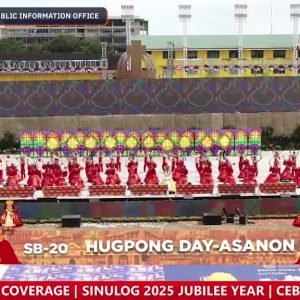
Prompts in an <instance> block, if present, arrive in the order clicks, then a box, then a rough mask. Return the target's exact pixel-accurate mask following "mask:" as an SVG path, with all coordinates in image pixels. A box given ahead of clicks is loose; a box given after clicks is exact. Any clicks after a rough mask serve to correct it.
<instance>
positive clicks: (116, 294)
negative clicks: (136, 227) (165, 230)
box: [0, 281, 300, 300]
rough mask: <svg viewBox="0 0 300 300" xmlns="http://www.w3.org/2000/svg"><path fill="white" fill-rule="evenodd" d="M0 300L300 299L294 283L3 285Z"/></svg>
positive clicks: (69, 283)
mask: <svg viewBox="0 0 300 300" xmlns="http://www.w3.org/2000/svg"><path fill="white" fill-rule="evenodd" d="M0 297H1V299H13V298H16V299H20V298H21V297H22V299H24V300H26V299H30V300H34V299H38V300H41V299H49V300H56V299H70V300H71V299H72V300H73V299H78V300H81V299H89V300H93V299H95V300H96V299H97V300H98V299H101V297H103V299H122V300H123V299H130V300H131V299H173V300H176V299H181V300H182V299H188V300H193V299H197V300H199V299H201V300H216V299H226V300H228V299H235V300H248V299H249V300H250V299H251V300H264V299H272V300H277V299H278V300H279V299H282V300H290V299H299V297H300V283H299V282H296V283H295V282H293V283H287V282H284V283H283V282H265V283H257V282H251V283H249V282H248V283H246V282H205V283H204V282H184V283H183V282H104V281H102V282H57V283H56V282H43V283H32V282H30V283H29V282H8V283H6V282H5V283H4V282H2V283H1V284H0Z"/></svg>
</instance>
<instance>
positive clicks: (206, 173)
mask: <svg viewBox="0 0 300 300" xmlns="http://www.w3.org/2000/svg"><path fill="white" fill-rule="evenodd" d="M200 184H203V185H213V178H212V167H211V162H210V161H209V159H208V158H206V159H204V160H203V163H202V168H201V171H200Z"/></svg>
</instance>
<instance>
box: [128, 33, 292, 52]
mask: <svg viewBox="0 0 300 300" xmlns="http://www.w3.org/2000/svg"><path fill="white" fill-rule="evenodd" d="M133 39H135V40H141V41H142V44H143V45H145V46H146V49H147V50H162V49H167V48H168V46H167V42H173V43H174V47H175V49H181V48H183V38H182V36H181V35H148V36H135V37H133ZM243 40H244V42H243V45H244V46H243V47H244V48H245V49H291V48H293V35H288V34H277V35H275V34H274V35H270V34H268V35H244V36H243ZM188 48H189V49H237V48H238V35H189V36H188Z"/></svg>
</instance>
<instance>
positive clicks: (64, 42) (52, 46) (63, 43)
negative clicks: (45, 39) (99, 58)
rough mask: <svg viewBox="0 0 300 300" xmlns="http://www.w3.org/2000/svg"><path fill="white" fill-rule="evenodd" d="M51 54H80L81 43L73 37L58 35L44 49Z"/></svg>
mask: <svg viewBox="0 0 300 300" xmlns="http://www.w3.org/2000/svg"><path fill="white" fill-rule="evenodd" d="M45 48H46V50H48V51H50V52H53V53H68V52H69V53H70V52H81V51H82V42H81V41H80V39H78V38H76V37H75V36H73V35H60V36H58V37H57V38H55V39H54V40H52V41H51V42H49V43H48V45H47V46H46V47H45Z"/></svg>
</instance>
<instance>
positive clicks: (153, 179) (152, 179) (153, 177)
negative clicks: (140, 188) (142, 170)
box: [144, 157, 159, 184]
mask: <svg viewBox="0 0 300 300" xmlns="http://www.w3.org/2000/svg"><path fill="white" fill-rule="evenodd" d="M156 167H157V165H156V163H155V162H154V161H153V159H152V157H150V161H149V162H148V164H147V168H148V171H147V174H146V177H145V180H144V181H145V184H159V181H158V177H157V174H156Z"/></svg>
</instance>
